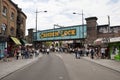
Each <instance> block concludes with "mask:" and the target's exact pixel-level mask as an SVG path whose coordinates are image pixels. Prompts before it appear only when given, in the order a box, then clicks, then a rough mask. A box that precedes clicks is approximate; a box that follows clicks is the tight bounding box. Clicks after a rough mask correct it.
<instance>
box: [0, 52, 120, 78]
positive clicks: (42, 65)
mask: <svg viewBox="0 0 120 80" xmlns="http://www.w3.org/2000/svg"><path fill="white" fill-rule="evenodd" d="M1 80H120V73H119V72H116V71H114V70H111V69H108V68H106V67H103V66H100V65H98V64H95V63H92V62H90V61H87V60H84V59H82V58H81V59H75V57H74V56H73V55H71V54H56V53H54V54H52V53H51V54H49V55H43V57H41V58H40V59H39V60H38V61H36V62H35V63H34V64H33V65H30V66H27V67H24V68H22V69H20V70H18V71H16V72H14V73H11V74H10V75H8V76H6V77H4V78H3V79H1Z"/></svg>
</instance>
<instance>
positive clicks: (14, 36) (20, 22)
mask: <svg viewBox="0 0 120 80" xmlns="http://www.w3.org/2000/svg"><path fill="white" fill-rule="evenodd" d="M26 19H27V16H26V15H25V14H24V13H23V12H22V10H21V8H19V7H18V6H17V4H15V3H14V2H13V1H12V0H0V50H1V51H3V50H4V48H5V47H7V48H8V46H9V45H13V44H12V43H14V44H20V41H19V40H20V39H25V29H26ZM9 47H11V46H9Z"/></svg>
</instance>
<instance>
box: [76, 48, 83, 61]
mask: <svg viewBox="0 0 120 80" xmlns="http://www.w3.org/2000/svg"><path fill="white" fill-rule="evenodd" d="M81 55H82V49H80V48H78V51H77V57H78V59H80V56H81Z"/></svg>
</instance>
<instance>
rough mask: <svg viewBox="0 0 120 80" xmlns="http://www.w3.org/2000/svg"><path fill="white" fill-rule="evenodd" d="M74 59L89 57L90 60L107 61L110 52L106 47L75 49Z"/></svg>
mask: <svg viewBox="0 0 120 80" xmlns="http://www.w3.org/2000/svg"><path fill="white" fill-rule="evenodd" d="M74 53H75V57H76V58H80V57H81V56H90V58H91V59H94V58H96V59H109V58H110V52H109V48H108V47H89V48H79V47H78V48H75V49H74Z"/></svg>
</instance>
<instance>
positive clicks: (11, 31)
mask: <svg viewBox="0 0 120 80" xmlns="http://www.w3.org/2000/svg"><path fill="white" fill-rule="evenodd" d="M10 33H11V34H12V35H13V34H14V28H13V27H11V28H10Z"/></svg>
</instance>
